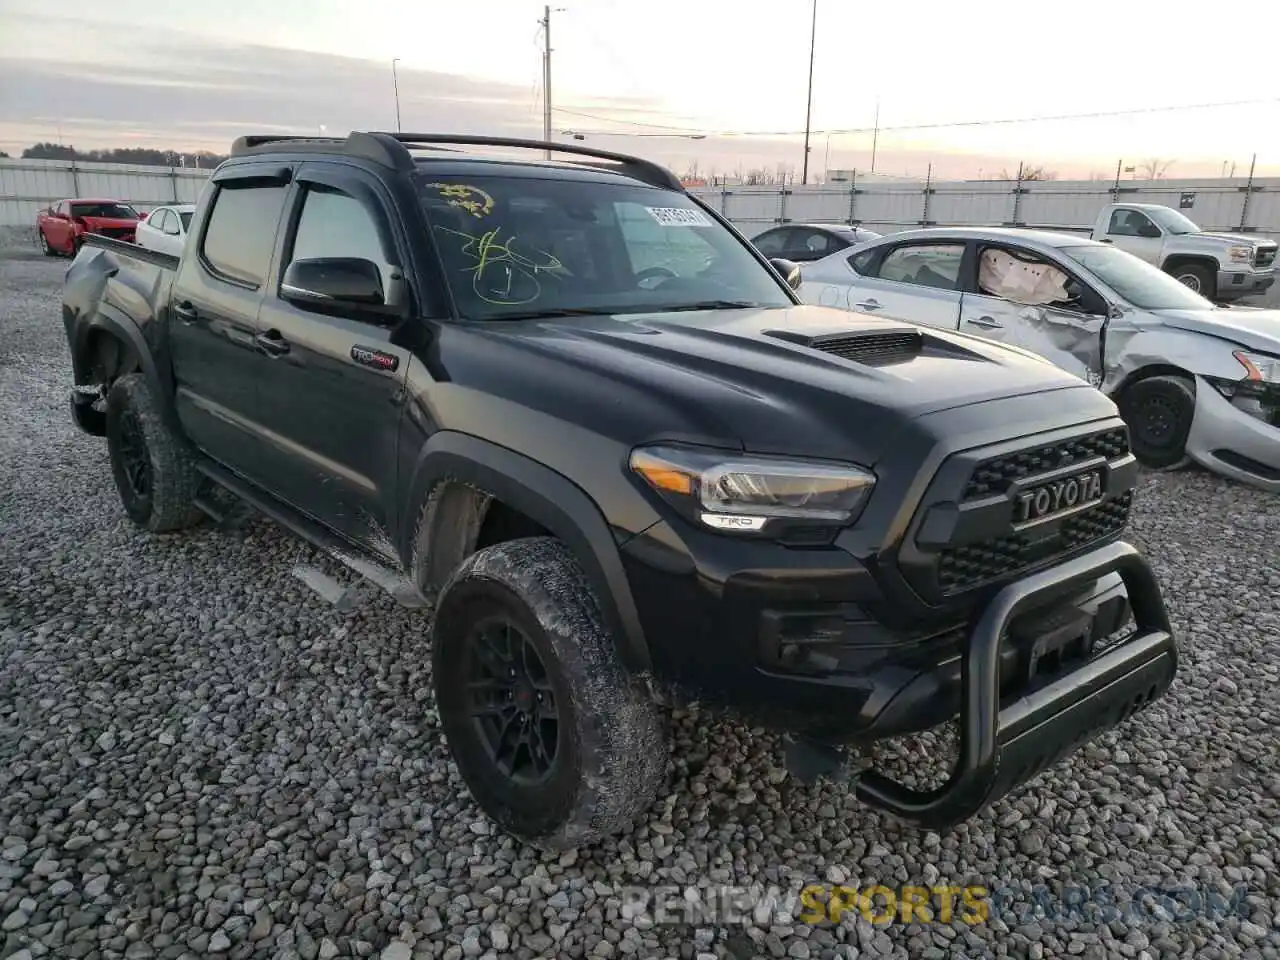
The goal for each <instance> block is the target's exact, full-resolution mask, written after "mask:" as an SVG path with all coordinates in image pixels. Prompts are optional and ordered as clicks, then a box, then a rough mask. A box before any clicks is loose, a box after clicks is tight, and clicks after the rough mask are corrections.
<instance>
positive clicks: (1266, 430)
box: [1187, 380, 1280, 493]
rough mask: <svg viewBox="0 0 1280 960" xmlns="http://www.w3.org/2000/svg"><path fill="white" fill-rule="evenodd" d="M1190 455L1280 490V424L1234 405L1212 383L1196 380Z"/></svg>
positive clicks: (1242, 479)
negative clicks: (1267, 420)
mask: <svg viewBox="0 0 1280 960" xmlns="http://www.w3.org/2000/svg"><path fill="white" fill-rule="evenodd" d="M1187 455H1188V456H1189V457H1191V459H1193V460H1195V461H1196V463H1199V464H1200V465H1201V466H1203V467H1206V468H1208V469H1209V470H1212V471H1214V472H1215V473H1219V474H1221V475H1223V476H1225V477H1229V478H1230V479H1232V480H1238V481H1240V482H1241V483H1247V484H1250V485H1252V486H1255V487H1259V488H1261V489H1263V490H1268V491H1270V492H1272V493H1280V427H1274V426H1272V425H1271V424H1269V423H1266V422H1265V421H1263V420H1259V419H1258V418H1257V417H1254V416H1251V415H1250V414H1248V413H1245V412H1244V411H1243V410H1239V409H1237V408H1236V407H1235V406H1234V405H1232V403H1231V401H1230V400H1228V399H1227V398H1226V397H1224V396H1223V395H1222V394H1220V393H1219V392H1218V391H1217V390H1215V389H1214V388H1213V387H1212V386H1210V385H1209V384H1208V383H1206V382H1204V381H1203V380H1199V381H1198V382H1197V383H1196V411H1195V419H1194V420H1193V421H1192V423H1191V431H1190V433H1189V434H1188V435H1187Z"/></svg>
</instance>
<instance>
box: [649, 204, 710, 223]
mask: <svg viewBox="0 0 1280 960" xmlns="http://www.w3.org/2000/svg"><path fill="white" fill-rule="evenodd" d="M645 209H646V210H648V211H649V216H651V217H653V219H655V220H657V221H658V222H659V223H660V224H662V225H663V226H664V227H709V226H711V220H710V219H709V218H708V217H707V215H706V214H705V213H703V212H702V211H701V210H689V209H687V208H686V207H645Z"/></svg>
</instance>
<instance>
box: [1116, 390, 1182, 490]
mask: <svg viewBox="0 0 1280 960" xmlns="http://www.w3.org/2000/svg"><path fill="white" fill-rule="evenodd" d="M1117 406H1119V408H1120V415H1121V416H1122V417H1123V418H1124V421H1125V423H1127V424H1128V425H1129V444H1130V446H1131V447H1132V449H1133V452H1134V455H1135V456H1136V457H1137V458H1138V460H1139V462H1140V463H1142V465H1143V466H1146V467H1151V468H1153V469H1156V470H1176V469H1178V468H1179V467H1185V466H1186V465H1187V464H1188V463H1189V462H1190V458H1189V457H1188V456H1187V435H1188V434H1189V433H1190V432H1191V421H1192V419H1194V417H1195V412H1196V388H1195V384H1194V383H1193V382H1192V381H1191V380H1189V379H1187V378H1186V377H1179V376H1174V375H1165V376H1158V377H1147V378H1146V379H1145V380H1139V381H1138V382H1137V383H1135V384H1132V385H1130V386H1129V387H1126V388H1125V391H1124V393H1122V394H1121V395H1120V401H1119V403H1118V404H1117Z"/></svg>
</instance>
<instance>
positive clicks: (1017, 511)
mask: <svg viewBox="0 0 1280 960" xmlns="http://www.w3.org/2000/svg"><path fill="white" fill-rule="evenodd" d="M1100 502H1102V471H1100V470H1089V471H1086V472H1084V473H1077V474H1075V475H1074V476H1070V477H1061V478H1059V479H1057V480H1047V481H1045V482H1044V483H1038V484H1036V485H1035V486H1031V487H1027V488H1026V489H1024V490H1022V491H1021V492H1020V493H1018V494H1017V496H1016V497H1015V498H1014V507H1013V515H1014V516H1013V519H1014V523H1017V524H1020V525H1026V524H1034V523H1040V522H1041V521H1045V520H1052V519H1054V518H1055V517H1061V516H1065V515H1066V514H1069V513H1075V512H1076V511H1077V510H1082V509H1084V508H1085V507H1091V506H1093V505H1094V504H1097V503H1100Z"/></svg>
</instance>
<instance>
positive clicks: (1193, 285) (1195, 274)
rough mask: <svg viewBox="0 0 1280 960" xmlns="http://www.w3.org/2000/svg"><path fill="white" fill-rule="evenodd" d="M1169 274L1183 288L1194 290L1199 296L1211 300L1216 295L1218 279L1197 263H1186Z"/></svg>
mask: <svg viewBox="0 0 1280 960" xmlns="http://www.w3.org/2000/svg"><path fill="white" fill-rule="evenodd" d="M1169 274H1170V275H1171V276H1172V277H1173V278H1174V279H1175V280H1177V281H1178V282H1179V283H1180V284H1182V285H1183V286H1184V287H1187V288H1188V289H1190V290H1194V291H1195V292H1196V293H1198V294H1200V296H1202V297H1205V298H1207V299H1209V300H1212V299H1213V298H1214V297H1216V296H1217V295H1218V278H1217V276H1216V275H1214V274H1213V273H1211V272H1210V270H1209V268H1208V267H1205V266H1201V265H1200V264H1197V263H1188V264H1185V265H1183V266H1180V267H1175V268H1174V269H1172V270H1170V271H1169Z"/></svg>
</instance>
